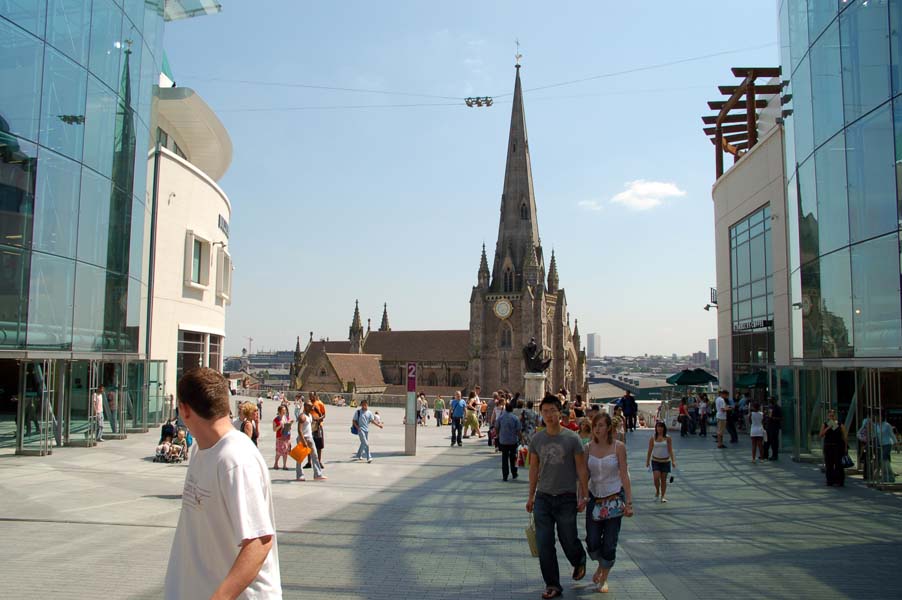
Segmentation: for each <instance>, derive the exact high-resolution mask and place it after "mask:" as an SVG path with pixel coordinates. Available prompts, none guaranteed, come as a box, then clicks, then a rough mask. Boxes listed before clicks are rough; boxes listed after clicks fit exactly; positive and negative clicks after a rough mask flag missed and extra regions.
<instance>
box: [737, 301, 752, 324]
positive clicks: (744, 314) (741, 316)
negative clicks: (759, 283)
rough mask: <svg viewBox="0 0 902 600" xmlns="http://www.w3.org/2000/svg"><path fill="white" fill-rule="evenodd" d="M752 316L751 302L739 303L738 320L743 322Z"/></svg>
mask: <svg viewBox="0 0 902 600" xmlns="http://www.w3.org/2000/svg"><path fill="white" fill-rule="evenodd" d="M751 316H752V303H751V301H750V300H746V301H744V302H739V303H738V304H737V305H736V320H737V321H743V320H746V319H749V318H750V317H751Z"/></svg>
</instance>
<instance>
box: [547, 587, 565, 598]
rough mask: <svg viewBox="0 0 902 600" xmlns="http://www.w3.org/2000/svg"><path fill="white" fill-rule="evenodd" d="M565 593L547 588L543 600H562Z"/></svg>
mask: <svg viewBox="0 0 902 600" xmlns="http://www.w3.org/2000/svg"><path fill="white" fill-rule="evenodd" d="M563 595H564V593H563V592H562V591H561V590H556V589H554V588H546V589H545V591H544V592H543V593H542V598H545V600H548V599H549V598H560V597H561V596H563Z"/></svg>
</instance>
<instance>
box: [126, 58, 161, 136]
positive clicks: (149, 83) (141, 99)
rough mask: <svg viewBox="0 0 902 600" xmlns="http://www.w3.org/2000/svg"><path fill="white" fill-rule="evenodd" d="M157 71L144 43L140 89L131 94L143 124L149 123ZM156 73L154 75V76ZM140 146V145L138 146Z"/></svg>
mask: <svg viewBox="0 0 902 600" xmlns="http://www.w3.org/2000/svg"><path fill="white" fill-rule="evenodd" d="M135 52H137V48H135ZM158 73H159V72H158V71H156V67H155V65H154V62H153V55H152V54H151V52H150V48H148V47H147V44H144V45H143V46H142V47H141V72H140V74H141V76H140V79H141V82H142V84H143V85H142V86H141V90H140V94H136V95H133V96H132V105H133V106H135V104H136V102H135V98H137V106H136V107H135V112H137V113H138V117H139V118H140V119H141V120H142V121H144V123H145V124H147V125H150V119H151V115H150V105H151V101H152V98H153V96H154V95H155V94H156V93H157V91H158V89H159V87H158V82H159V75H158ZM155 75H156V77H155ZM139 148H140V146H139Z"/></svg>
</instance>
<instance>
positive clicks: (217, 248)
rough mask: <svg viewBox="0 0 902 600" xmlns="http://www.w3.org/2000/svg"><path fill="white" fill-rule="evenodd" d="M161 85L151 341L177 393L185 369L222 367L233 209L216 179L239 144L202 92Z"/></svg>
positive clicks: (154, 171)
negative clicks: (178, 383)
mask: <svg viewBox="0 0 902 600" xmlns="http://www.w3.org/2000/svg"><path fill="white" fill-rule="evenodd" d="M161 80H162V81H161V89H160V95H159V100H158V102H157V106H156V108H157V110H156V118H157V122H156V125H157V127H156V131H155V132H154V133H153V135H154V136H155V137H156V141H157V145H156V149H155V150H154V152H153V153H152V155H151V157H150V161H149V170H150V173H149V175H148V179H149V180H150V181H152V183H151V185H150V186H148V187H149V188H150V190H151V194H152V195H154V196H155V199H156V202H155V207H156V213H155V220H154V225H153V226H154V232H155V235H154V236H153V239H152V241H151V253H152V260H153V263H154V264H153V281H152V284H151V285H152V289H153V296H152V300H151V312H152V318H151V327H150V331H149V335H150V336H151V349H150V355H151V358H152V359H153V360H165V361H166V368H165V386H166V389H167V390H168V393H169V394H174V393H175V385H176V382H177V381H178V377H180V376H181V374H182V373H184V372H185V371H187V370H190V369H192V368H195V367H200V366H209V367H212V368H214V369H218V370H221V369H222V349H223V341H224V339H225V316H226V306H227V305H229V304H230V303H231V299H230V294H231V288H232V259H231V256H230V254H229V249H228V241H229V222H230V221H231V213H232V206H231V203H230V202H229V198H228V196H226V194H225V192H224V191H223V190H222V188H220V187H219V186H218V185H217V184H216V181H217V180H218V179H219V178H221V177H222V176H223V175H224V174H225V172H226V170H227V169H228V167H229V164H230V163H231V160H232V142H231V140H230V139H229V135H228V133H227V132H226V130H225V128H224V127H223V125H222V123H221V122H220V121H219V119H218V118H217V117H216V115H215V114H214V113H213V111H212V110H211V109H210V107H209V106H208V105H207V104H206V103H205V102H204V101H203V100H202V99H201V98H200V96H199V95H198V94H197V93H196V92H195V91H194V90H191V89H190V88H184V87H163V84H165V76H163V78H161ZM151 178H152V179H151Z"/></svg>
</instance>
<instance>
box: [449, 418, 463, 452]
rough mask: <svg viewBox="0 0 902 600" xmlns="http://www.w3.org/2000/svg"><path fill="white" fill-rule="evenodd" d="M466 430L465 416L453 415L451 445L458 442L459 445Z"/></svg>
mask: <svg viewBox="0 0 902 600" xmlns="http://www.w3.org/2000/svg"><path fill="white" fill-rule="evenodd" d="M463 430H464V418H463V417H451V445H452V446H453V445H454V444H457V445H458V446H459V445H460V444H461V440H460V437H461V435H462V433H463Z"/></svg>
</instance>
